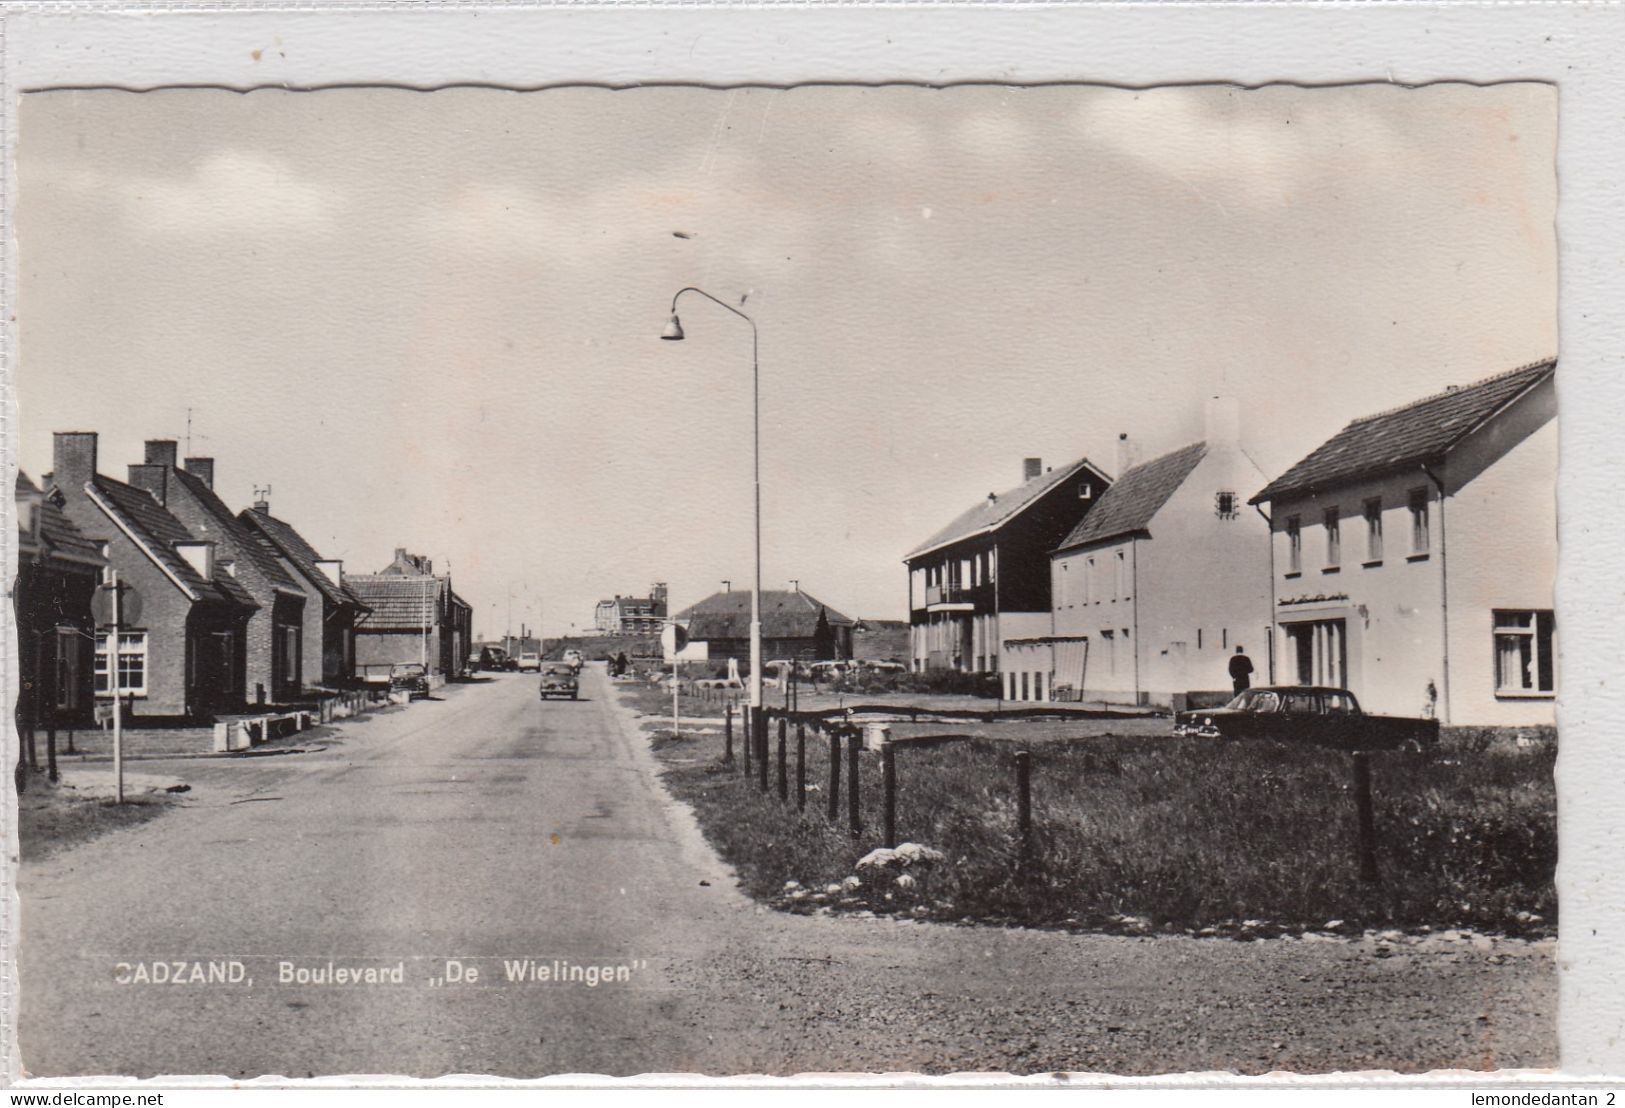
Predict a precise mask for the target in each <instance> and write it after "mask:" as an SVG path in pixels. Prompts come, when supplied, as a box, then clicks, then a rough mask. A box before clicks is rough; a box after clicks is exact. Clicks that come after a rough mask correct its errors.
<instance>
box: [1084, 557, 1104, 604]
mask: <svg viewBox="0 0 1625 1108" xmlns="http://www.w3.org/2000/svg"><path fill="white" fill-rule="evenodd" d="M1097 591H1098V589H1097V588H1096V586H1095V560H1094V559H1093V558H1090V559H1089V560H1088V561H1087V562H1085V563H1084V564H1083V602H1084V603H1085V604H1087V603H1089V602H1090V601H1091V600H1094V599H1095V594H1096V592H1097ZM1095 603H1097V604H1098V603H1100V602H1099V601H1098V600H1095Z"/></svg>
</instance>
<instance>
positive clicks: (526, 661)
mask: <svg viewBox="0 0 1625 1108" xmlns="http://www.w3.org/2000/svg"><path fill="white" fill-rule="evenodd" d="M541 670H542V656H541V655H540V654H538V653H536V651H534V650H525V651H522V652H520V655H519V672H520V673H524V672H526V671H529V672H531V673H540V672H541Z"/></svg>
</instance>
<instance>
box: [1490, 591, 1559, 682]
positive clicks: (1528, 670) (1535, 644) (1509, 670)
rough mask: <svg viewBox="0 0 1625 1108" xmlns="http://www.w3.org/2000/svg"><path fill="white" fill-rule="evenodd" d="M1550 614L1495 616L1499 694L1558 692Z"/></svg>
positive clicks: (1530, 613)
mask: <svg viewBox="0 0 1625 1108" xmlns="http://www.w3.org/2000/svg"><path fill="white" fill-rule="evenodd" d="M1552 632H1553V623H1552V613H1551V612H1550V611H1522V612H1519V611H1500V612H1496V613H1495V691H1496V693H1497V694H1498V695H1503V696H1542V695H1550V694H1552V693H1553V692H1555V691H1556V689H1557V682H1556V660H1555V656H1554V654H1553V651H1552Z"/></svg>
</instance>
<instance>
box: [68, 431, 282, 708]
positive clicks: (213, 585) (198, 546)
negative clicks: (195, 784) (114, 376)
mask: <svg viewBox="0 0 1625 1108" xmlns="http://www.w3.org/2000/svg"><path fill="white" fill-rule="evenodd" d="M96 443H97V437H96V433H95V432H94V431H65V432H58V433H57V434H56V435H55V441H54V468H53V472H52V474H51V476H50V478H49V481H50V482H52V483H54V484H55V486H56V488H57V491H58V492H60V493H61V496H62V504H61V508H62V512H63V514H64V515H65V516H66V517H67V518H68V520H70V521H71V522H72V523H73V525H74V526H75V527H77V528H78V529H79V531H80V533H82V534H83V535H84V536H85V537H86V538H87V539H89V540H90V541H92V542H95V543H98V544H100V545H101V548H102V551H103V553H104V555H105V556H106V558H107V561H108V565H109V568H110V569H113V570H117V571H118V574H119V578H120V580H121V582H123V583H125V584H127V585H129V586H130V587H131V588H132V589H133V590H134V591H135V593H136V594H138V595H139V597H140V603H141V612H140V617H139V619H137V620H134V621H132V622H131V624H130V625H129V626H127V627H122V628H121V629H120V632H121V633H120V636H119V642H118V643H117V644H116V655H117V664H116V665H111V664H110V661H109V656H108V655H109V649H108V648H109V646H110V645H112V644H109V643H108V642H107V641H106V636H98V640H97V644H96V654H95V659H94V664H95V675H96V676H95V688H96V695H97V696H107V695H110V692H111V684H110V681H111V674H110V672H109V671H110V670H112V671H113V672H116V674H117V689H118V694H119V696H120V698H121V699H123V700H124V701H125V702H126V704H127V705H128V709H127V710H128V711H129V712H130V713H131V714H132V715H137V716H150V717H171V718H173V717H188V718H204V717H207V716H210V715H212V714H213V713H216V712H221V711H229V710H232V709H236V708H240V707H241V706H242V699H243V696H242V694H243V682H244V672H245V671H244V659H245V654H246V651H245V645H246V638H247V624H248V618H249V616H251V615H252V614H253V613H254V612H255V611H256V610H258V608H259V605H258V604H256V603H255V602H254V598H253V597H251V596H249V595H248V593H247V591H246V590H244V589H243V587H242V586H241V585H240V584H238V583H237V580H236V578H235V576H234V575H233V570H234V566H233V565H228V564H227V563H226V561H225V560H224V559H217V558H216V557H215V544H214V542H213V541H211V540H208V539H198V538H196V537H195V536H193V535H192V533H191V532H189V531H188V530H187V529H186V527H185V525H184V524H182V523H181V521H180V520H178V519H176V518H175V516H173V515H172V514H170V512H169V511H168V510H166V509H165V508H164V507H163V505H161V504H159V503H158V501H157V500H156V499H155V498H154V497H153V495H152V494H151V493H150V492H148V491H147V490H145V489H142V488H137V487H136V486H134V485H129V484H125V483H124V482H122V481H116V480H114V479H112V478H110V477H105V476H103V475H101V474H99V473H97V471H96V466H97V457H96Z"/></svg>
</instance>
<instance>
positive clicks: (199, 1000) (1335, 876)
mask: <svg viewBox="0 0 1625 1108" xmlns="http://www.w3.org/2000/svg"><path fill="white" fill-rule="evenodd" d="M278 48H279V47H278V46H277V45H276V44H274V43H272V44H270V45H267V46H266V47H265V49H266V50H268V51H271V52H273V53H274V52H275V51H276V50H277V49H278ZM17 100H18V109H17V112H16V114H15V116H14V118H13V120H12V125H13V127H14V131H15V134H14V136H13V141H14V155H15V176H14V185H15V188H14V195H13V196H12V198H11V213H12V221H13V222H12V227H13V231H14V245H13V249H14V251H15V259H14V262H15V264H14V269H15V273H16V275H17V280H16V290H17V296H16V300H15V304H14V306H13V312H14V313H15V315H16V320H17V321H16V323H15V327H16V332H15V337H16V342H15V360H14V363H13V365H12V367H11V371H10V381H9V383H10V385H11V388H12V390H13V393H14V396H15V400H16V412H15V421H14V424H13V426H12V427H11V430H10V440H9V446H8V449H9V450H10V451H11V457H12V459H13V461H14V462H15V465H16V470H15V473H14V474H13V475H12V478H11V479H12V480H13V481H14V497H13V500H12V504H13V507H14V516H13V519H14V527H15V539H16V542H17V546H16V551H17V562H16V577H15V579H14V584H13V604H14V608H13V615H12V616H11V617H10V618H11V621H12V623H11V626H12V628H13V634H14V636H15V639H14V641H15V651H16V653H15V656H14V657H15V665H16V672H17V674H18V681H17V683H16V686H15V688H16V700H15V719H16V727H17V743H16V747H15V756H16V761H15V774H14V786H15V790H16V791H15V793H14V794H13V795H14V803H15V819H16V827H17V834H18V842H19V848H20V860H19V861H18V863H17V865H16V867H15V870H14V879H15V892H16V898H17V901H16V903H17V905H18V910H19V913H18V920H19V925H18V927H19V930H18V935H19V938H18V942H17V946H16V949H15V958H16V982H17V989H16V997H17V1002H16V1011H15V1015H14V1020H13V1028H14V1034H15V1042H16V1044H17V1050H18V1052H19V1054H18V1057H19V1058H20V1066H21V1069H20V1071H19V1072H18V1074H17V1076H18V1077H28V1078H77V1077H87V1076H92V1075H124V1076H127V1077H134V1078H150V1077H154V1076H159V1075H176V1074H194V1075H223V1076H224V1077H227V1078H230V1079H234V1080H247V1079H254V1078H260V1077H263V1076H267V1075H271V1076H277V1077H283V1078H309V1077H320V1076H324V1075H344V1074H352V1075H353V1074H394V1075H403V1076H407V1077H416V1078H433V1077H438V1076H441V1075H446V1074H471V1075H486V1076H490V1077H507V1078H536V1077H545V1076H548V1075H558V1074H601V1075H609V1076H617V1077H622V1076H631V1075H638V1074H650V1073H668V1074H669V1073H691V1074H704V1075H710V1076H712V1077H727V1076H730V1075H743V1074H769V1075H776V1076H791V1075H795V1074H802V1073H830V1072H849V1073H887V1072H892V1073H896V1072H916V1073H922V1074H937V1075H941V1074H951V1073H967V1072H988V1073H1009V1074H1017V1075H1024V1074H1051V1073H1075V1074H1080V1075H1087V1074H1119V1075H1137V1076H1148V1075H1167V1074H1180V1073H1188V1072H1214V1071H1217V1072H1232V1073H1237V1074H1244V1075H1245V1074H1265V1073H1272V1072H1290V1073H1299V1074H1329V1073H1337V1072H1344V1073H1346V1072H1350V1071H1362V1070H1383V1071H1397V1072H1398V1073H1401V1074H1406V1075H1420V1074H1425V1073H1429V1072H1434V1071H1469V1072H1474V1073H1489V1072H1493V1071H1505V1070H1555V1069H1556V1068H1557V1067H1558V1066H1559V1062H1560V1058H1559V1048H1558V1024H1557V1000H1558V984H1559V974H1558V967H1557V956H1556V950H1557V934H1558V927H1559V912H1558V895H1557V885H1556V883H1555V877H1556V867H1557V860H1558V846H1559V840H1558V821H1557V787H1556V782H1555V780H1554V765H1555V764H1556V761H1557V756H1558V747H1559V731H1558V726H1557V724H1558V717H1557V704H1558V698H1559V695H1560V694H1561V693H1562V691H1563V689H1564V687H1565V683H1564V657H1565V653H1564V641H1565V624H1564V621H1563V619H1562V618H1560V614H1559V606H1558V603H1557V601H1556V599H1555V593H1556V585H1557V567H1558V558H1559V548H1558V519H1557V505H1558V495H1557V489H1558V465H1559V453H1558V444H1559V435H1560V433H1561V432H1560V427H1561V426H1562V425H1563V424H1562V420H1563V419H1566V418H1567V410H1566V409H1563V414H1562V416H1561V417H1560V405H1559V402H1558V401H1559V396H1560V395H1563V389H1564V381H1565V372H1566V363H1565V361H1564V360H1563V359H1562V358H1561V357H1560V356H1559V342H1558V237H1557V233H1556V220H1557V207H1558V173H1557V149H1558V126H1559V96H1558V92H1557V90H1556V88H1555V87H1554V86H1553V85H1551V84H1549V83H1545V82H1542V81H1535V80H1506V81H1499V82H1484V83H1468V82H1452V81H1438V82H1430V83H1424V84H1420V85H1414V86H1412V85H1399V84H1395V83H1391V82H1367V81H1362V82H1354V83H1346V84H1339V85H1322V86H1306V85H1301V84H1293V83H1285V82H1280V83H1274V82H1271V83H1263V84H1260V85H1257V86H1255V87H1244V86H1242V85H1238V84H1233V83H1226V82H1224V81H1222V80H1213V81H1211V82H1203V83H1195V84H1189V83H1187V84H1180V85H1172V84H1169V85H1159V86H1154V87H1140V88H1125V87H1112V86H1109V85H1103V84H1091V83H1075V82H1069V83H1060V82H1035V83H1019V82H1013V83H999V84H991V83H971V84H962V85H956V84H949V85H946V86H945V87H925V86H922V85H919V84H912V83H880V84H871V85H860V84H856V83H842V82H833V83H816V84H792V85H789V86H787V87H769V86H766V85H760V84H747V85H738V86H733V87H701V86H697V85H693V84H686V85H685V84H650V85H647V86H644V87H622V88H612V87H596V86H593V85H590V84H587V83H570V84H563V85H557V86H554V87H540V88H529V89H519V88H500V87H438V88H433V89H407V88H398V87H384V86H370V87H345V88H338V87H326V88H310V89H303V88H280V89H279V88H266V87H262V88H255V89H253V90H251V91H247V92H244V91H240V90H237V89H232V88H211V87H165V88H151V89H138V88H114V87H72V88H51V87H40V88H31V89H28V90H26V91H23V92H21V93H20V94H19V95H18V97H17ZM10 537H12V536H11V534H10V533H9V532H8V539H9V538H10ZM1566 737H1567V736H1566V734H1565V738H1566Z"/></svg>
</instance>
